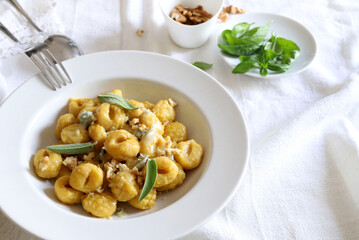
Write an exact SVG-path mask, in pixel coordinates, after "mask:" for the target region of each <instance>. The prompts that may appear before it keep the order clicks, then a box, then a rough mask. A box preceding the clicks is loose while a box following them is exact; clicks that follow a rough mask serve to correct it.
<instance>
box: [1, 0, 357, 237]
mask: <svg viewBox="0 0 359 240" xmlns="http://www.w3.org/2000/svg"><path fill="white" fill-rule="evenodd" d="M25 1H26V0H23V2H25ZM38 1H39V0H38ZM31 2H33V0H32V1H31ZM229 4H233V5H235V6H239V7H243V8H245V9H246V10H247V12H248V13H250V12H263V11H266V12H271V13H279V14H282V15H285V16H289V17H292V18H294V19H295V20H297V21H299V22H301V23H302V24H303V25H305V26H306V27H307V28H309V29H310V30H311V32H312V33H313V34H314V35H315V37H316V40H317V43H318V55H317V58H316V59H315V61H314V62H313V63H312V65H311V66H310V67H309V68H308V69H307V70H306V71H304V72H302V73H300V74H298V75H295V76H293V77H288V78H280V79H260V80H259V79H255V78H251V77H248V76H245V75H239V76H238V75H233V74H232V73H231V68H230V67H229V66H227V65H226V64H225V63H224V62H223V60H222V59H221V58H220V56H219V54H218V49H217V48H216V36H213V37H212V39H210V41H209V42H208V43H207V44H205V45H204V46H203V47H201V48H199V49H182V48H178V47H176V46H175V45H174V44H173V43H172V42H171V40H170V39H169V37H168V34H167V31H166V28H165V25H164V21H163V18H162V15H161V12H160V11H159V10H158V8H157V5H156V1H155V0H153V1H149V0H141V1H126V0H121V1H118V0H108V1H100V0H93V1H73V0H63V1H61V2H60V1H59V10H61V11H59V16H60V17H61V19H62V21H63V23H64V26H66V30H67V31H66V34H67V35H69V36H71V37H72V38H74V39H75V40H76V41H77V42H78V43H79V45H80V46H82V47H83V49H84V50H85V52H95V51H103V50H118V49H135V50H145V51H154V52H158V53H163V54H167V55H170V56H172V57H175V58H177V59H181V60H184V61H187V62H194V61H205V62H209V63H213V67H212V68H211V69H209V70H208V73H210V74H211V75H213V76H214V77H215V78H216V79H217V80H218V81H219V82H220V83H221V84H222V85H224V86H225V87H226V89H227V90H228V91H229V92H230V93H231V94H232V96H233V97H234V99H235V100H236V101H237V103H238V105H239V106H240V108H241V110H242V111H243V113H244V115H245V117H246V120H247V125H248V128H249V134H250V143H251V153H250V162H249V166H248V169H247V171H246V174H245V176H244V179H243V181H242V184H241V185H240V187H239V189H238V190H237V192H236V194H235V195H234V197H233V199H231V201H230V202H229V203H228V205H226V207H225V208H224V209H223V211H221V212H220V213H219V214H218V215H216V216H215V217H214V218H213V219H212V220H211V221H209V222H208V223H206V224H205V225H203V226H202V227H201V228H199V229H197V230H195V231H194V232H192V233H190V234H189V235H188V236H186V237H184V238H183V239H188V240H197V239H198V240H207V239H211V240H222V239H225V240H227V239H230V240H233V239H323V240H324V239H359V228H358V226H359V218H358V216H359V195H358V193H359V191H358V189H359V174H358V173H359V107H358V106H359V77H358V76H359V75H358V74H359V72H358V69H359V57H358V56H359V55H358V52H359V34H358V33H357V31H356V30H357V29H358V23H359V7H358V3H357V0H343V1H329V0H328V1H312V0H303V1H296V2H293V1H282V0H263V1H250V0H244V1H241V2H238V1H236V0H225V5H229ZM99 6H101V7H99ZM92 25H93V26H94V27H93V28H94V30H92ZM137 29H143V30H145V32H144V36H143V37H142V38H139V37H137V36H136V35H135V33H136V30H137ZM13 62H14V63H19V62H18V61H17V62H15V61H13ZM13 62H12V63H13ZM3 66H4V67H5V66H6V67H7V68H9V66H11V64H9V62H5V63H4V64H3ZM16 66H18V69H21V72H24V68H23V66H24V65H23V64H17V65H16ZM20 66H21V68H20ZM28 75H30V74H28ZM4 76H6V77H9V78H11V80H13V81H20V80H19V79H23V78H19V77H17V76H16V75H15V74H7V75H5V74H4ZM25 79H27V78H25ZM7 85H8V88H9V89H11V87H12V85H13V83H12V81H7ZM238 144H240V143H238ZM235 160H236V159H234V160H233V161H235ZM216 187H220V186H214V192H213V194H215V189H216ZM209 201H210V198H209ZM194 214H195V213H194ZM3 218H5V217H3ZM1 219H2V218H1V214H0V239H3V238H4V239H6V240H10V239H11V240H13V239H20V240H21V239H31V238H33V239H34V237H33V236H32V235H31V234H27V233H25V232H24V231H22V230H21V229H20V228H19V227H17V228H15V227H11V226H14V224H13V223H11V221H4V220H3V222H1ZM14 229H17V230H14ZM17 234H23V235H22V237H17V238H15V236H16V235H17ZM8 236H9V237H8ZM25 236H26V237H25Z"/></svg>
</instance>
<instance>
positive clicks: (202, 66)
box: [193, 62, 213, 70]
mask: <svg viewBox="0 0 359 240" xmlns="http://www.w3.org/2000/svg"><path fill="white" fill-rule="evenodd" d="M193 65H194V66H196V67H198V68H200V69H202V70H207V69H209V68H211V67H212V65H213V64H209V63H205V62H194V63H193Z"/></svg>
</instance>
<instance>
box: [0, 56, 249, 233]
mask: <svg viewBox="0 0 359 240" xmlns="http://www.w3.org/2000/svg"><path fill="white" fill-rule="evenodd" d="M64 64H65V66H66V68H67V70H68V71H69V73H70V74H71V76H72V78H73V80H74V83H73V84H71V85H69V86H67V87H65V88H63V89H61V90H59V91H56V92H54V91H51V90H50V88H49V86H47V85H46V83H45V82H44V81H43V80H42V79H41V77H40V76H36V77H34V78H33V79H30V80H28V81H27V82H25V83H24V84H23V85H22V86H21V87H19V88H18V89H17V90H16V91H15V92H14V93H13V94H12V95H11V96H10V97H9V98H8V99H7V101H6V102H5V103H4V104H3V105H2V106H1V107H0V114H1V115H2V116H7V118H5V119H1V120H0V121H2V122H1V124H0V132H2V133H4V134H2V135H1V137H0V138H1V142H2V144H1V149H0V152H1V153H0V154H1V161H2V165H3V166H4V167H3V168H1V169H0V180H1V181H0V184H1V187H0V206H1V209H2V211H3V212H4V213H5V214H6V215H7V216H8V217H9V218H11V219H12V220H14V221H15V222H16V223H17V224H18V225H20V226H21V227H23V228H24V229H26V230H28V231H29V232H31V233H33V234H34V235H36V236H39V237H42V238H46V239H47V238H50V239H53V238H54V239H56V238H70V239H72V238H83V237H85V236H86V238H89V239H96V238H98V237H113V236H117V235H119V236H121V237H123V238H125V239H139V238H145V237H146V238H150V239H172V238H178V237H181V236H184V235H186V234H188V233H189V232H191V231H193V230H194V229H195V228H196V227H199V226H200V225H202V224H204V223H205V222H206V221H208V220H209V219H210V218H211V217H212V216H214V215H215V214H216V213H217V212H218V211H220V210H221V209H222V208H223V207H224V206H225V204H226V203H227V202H228V201H229V200H230V198H231V196H232V195H233V193H234V192H235V190H236V188H237V187H238V185H239V183H240V181H241V179H242V176H243V173H244V170H245V167H246V164H247V162H248V154H249V143H248V142H249V141H248V134H247V128H246V124H245V120H244V118H243V115H242V113H241V111H240V109H239V108H238V106H237V104H236V102H235V101H234V100H233V98H232V97H231V96H230V95H229V94H228V93H227V91H226V90H225V89H224V88H223V87H222V86H221V85H220V84H219V83H218V82H217V81H216V80H215V79H213V78H212V77H211V76H210V75H208V74H207V73H205V72H203V71H201V70H199V69H197V68H195V67H193V66H192V65H190V64H188V63H185V62H181V61H178V60H176V59H173V58H170V57H168V56H163V55H160V54H154V53H146V52H138V51H114V52H104V53H95V54H90V55H86V56H83V57H80V58H77V59H71V60H68V61H66V62H64ZM138 66H141V71H138ZM204 90H205V91H204ZM35 92H36V94H34V93H35ZM30 102H31V104H28V106H27V107H26V108H24V107H22V106H23V104H24V103H30ZM9 123H12V124H13V126H12V127H14V128H16V131H14V128H12V127H11V128H9V127H8V125H9ZM9 136H11V137H9ZM9 182H11V184H8V183H9ZM20 201H21V202H20ZM24 215H26V216H24ZM29 218H31V219H32V220H31V221H28V219H29ZM59 226H61V227H59ZM140 228H141V230H139V229H140Z"/></svg>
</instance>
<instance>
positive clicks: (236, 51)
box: [218, 43, 262, 56]
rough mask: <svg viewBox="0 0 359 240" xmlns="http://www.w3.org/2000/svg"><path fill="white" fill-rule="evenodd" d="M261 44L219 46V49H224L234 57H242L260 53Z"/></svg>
mask: <svg viewBox="0 0 359 240" xmlns="http://www.w3.org/2000/svg"><path fill="white" fill-rule="evenodd" d="M261 46H262V44H261V43H259V44H258V43H252V44H247V45H224V44H218V47H219V48H220V49H222V50H223V51H224V52H226V53H228V54H230V55H234V56H241V55H245V56H247V55H251V54H253V53H255V52H256V51H258V50H259V49H260V48H261Z"/></svg>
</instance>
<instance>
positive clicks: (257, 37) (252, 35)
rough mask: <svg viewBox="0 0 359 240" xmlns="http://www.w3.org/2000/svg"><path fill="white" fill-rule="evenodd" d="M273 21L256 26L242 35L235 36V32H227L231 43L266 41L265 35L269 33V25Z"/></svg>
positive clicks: (244, 43)
mask: <svg viewBox="0 0 359 240" xmlns="http://www.w3.org/2000/svg"><path fill="white" fill-rule="evenodd" d="M271 23H272V22H269V23H268V24H266V25H263V26H260V27H255V28H252V29H250V30H248V31H247V32H245V33H244V34H242V35H241V36H240V37H235V36H233V34H226V37H227V40H228V43H229V45H246V44H252V43H261V42H263V41H264V39H265V37H266V36H267V34H268V30H269V26H270V24H271Z"/></svg>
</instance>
